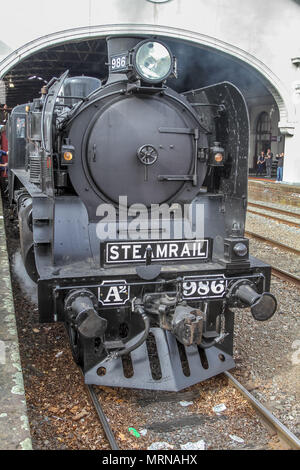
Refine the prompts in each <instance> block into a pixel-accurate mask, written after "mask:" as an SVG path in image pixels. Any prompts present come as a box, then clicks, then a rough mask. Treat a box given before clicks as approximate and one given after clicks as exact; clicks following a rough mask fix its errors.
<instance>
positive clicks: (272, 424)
mask: <svg viewBox="0 0 300 470" xmlns="http://www.w3.org/2000/svg"><path fill="white" fill-rule="evenodd" d="M224 375H225V377H227V379H228V381H229V382H230V384H231V385H233V386H234V387H235V388H236V389H237V390H238V391H239V392H240V393H241V394H242V395H243V397H244V398H246V400H247V401H248V402H249V404H250V405H251V406H252V407H253V408H254V410H255V411H256V413H257V414H258V415H259V417H260V418H261V420H262V421H263V423H264V424H265V425H267V427H268V428H269V429H272V431H274V432H276V434H277V436H278V437H279V438H280V440H281V441H283V442H284V443H285V444H286V445H287V446H288V448H290V449H293V450H299V449H300V440H299V439H298V438H297V436H295V435H294V434H293V433H292V432H291V431H290V430H289V429H288V428H287V427H286V426H285V425H284V424H283V423H281V422H280V421H279V420H278V419H277V418H276V417H275V416H274V415H273V414H272V413H271V412H270V411H269V410H268V409H267V408H266V407H265V406H264V405H263V404H262V403H260V402H259V401H258V400H257V399H256V398H255V397H254V396H253V395H252V394H251V393H250V392H249V391H248V390H247V389H246V388H245V387H244V386H243V385H242V384H241V383H240V382H238V380H236V379H235V378H234V377H233V376H232V375H231V374H230V373H229V372H224ZM86 388H87V390H88V393H89V396H90V398H91V401H92V403H93V405H94V407H95V410H96V412H97V415H98V417H99V420H100V422H101V425H102V427H103V430H104V433H105V435H106V437H107V440H108V442H109V444H110V447H111V449H112V450H120V447H119V445H118V443H117V440H116V438H115V436H114V433H113V431H112V428H111V426H110V424H109V421H108V419H107V417H106V415H105V413H104V411H103V409H102V407H101V404H100V402H99V399H98V397H97V394H96V393H95V390H94V388H93V385H87V386H86Z"/></svg>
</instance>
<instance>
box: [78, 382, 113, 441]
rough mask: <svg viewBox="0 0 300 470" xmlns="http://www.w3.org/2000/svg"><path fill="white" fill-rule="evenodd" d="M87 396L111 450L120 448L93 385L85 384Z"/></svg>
mask: <svg viewBox="0 0 300 470" xmlns="http://www.w3.org/2000/svg"><path fill="white" fill-rule="evenodd" d="M86 388H87V390H88V393H89V396H90V398H91V401H92V403H93V405H94V407H95V410H96V413H97V415H98V418H99V420H100V422H101V425H102V427H103V431H104V433H105V435H106V437H107V440H108V442H109V445H110V447H111V450H120V447H119V446H118V443H117V441H116V438H115V436H114V433H113V431H112V428H111V426H110V424H109V422H108V419H107V417H106V416H105V413H104V411H103V409H102V406H101V404H100V401H99V400H98V397H97V394H96V393H95V390H94V387H93V385H87V386H86Z"/></svg>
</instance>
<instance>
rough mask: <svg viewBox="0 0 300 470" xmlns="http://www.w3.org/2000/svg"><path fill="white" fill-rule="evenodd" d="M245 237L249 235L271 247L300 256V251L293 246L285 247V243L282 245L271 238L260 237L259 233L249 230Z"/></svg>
mask: <svg viewBox="0 0 300 470" xmlns="http://www.w3.org/2000/svg"><path fill="white" fill-rule="evenodd" d="M245 235H246V236H248V235H249V236H250V237H252V238H257V239H258V240H262V241H264V242H266V243H268V244H269V245H272V246H276V247H277V248H281V249H283V250H286V251H291V252H292V253H296V254H297V255H300V250H298V249H297V248H293V247H291V246H288V245H284V244H283V243H280V242H278V241H276V240H273V239H271V238H268V237H264V236H263V235H259V234H258V233H254V232H249V230H246V231H245Z"/></svg>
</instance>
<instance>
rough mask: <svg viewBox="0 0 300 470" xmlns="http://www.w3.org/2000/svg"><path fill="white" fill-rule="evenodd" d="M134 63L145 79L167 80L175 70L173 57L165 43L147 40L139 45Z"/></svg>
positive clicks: (150, 80) (152, 80) (156, 81)
mask: <svg viewBox="0 0 300 470" xmlns="http://www.w3.org/2000/svg"><path fill="white" fill-rule="evenodd" d="M134 65H135V69H136V71H137V73H138V74H139V75H140V77H141V78H142V79H143V80H145V81H146V82H151V83H158V82H162V81H164V80H166V78H168V76H169V75H170V74H171V72H172V71H173V57H172V55H171V53H170V51H169V49H168V48H167V47H166V46H165V45H164V44H162V43H160V42H157V41H146V42H143V43H141V44H140V45H138V46H137V49H136V51H135V56H134Z"/></svg>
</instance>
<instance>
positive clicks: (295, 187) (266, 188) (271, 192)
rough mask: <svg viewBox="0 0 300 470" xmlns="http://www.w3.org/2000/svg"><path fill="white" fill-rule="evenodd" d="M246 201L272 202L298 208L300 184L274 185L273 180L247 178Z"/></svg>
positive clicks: (274, 181)
mask: <svg viewBox="0 0 300 470" xmlns="http://www.w3.org/2000/svg"><path fill="white" fill-rule="evenodd" d="M248 199H249V200H251V201H253V202H254V201H262V202H266V203H269V202H272V203H275V204H279V205H284V206H293V207H300V183H299V184H289V183H285V182H284V181H282V182H280V183H276V180H275V179H268V178H264V177H262V178H257V177H251V176H250V177H249V179H248Z"/></svg>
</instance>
